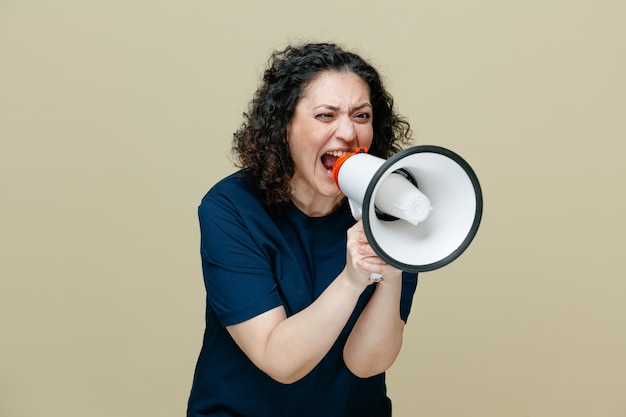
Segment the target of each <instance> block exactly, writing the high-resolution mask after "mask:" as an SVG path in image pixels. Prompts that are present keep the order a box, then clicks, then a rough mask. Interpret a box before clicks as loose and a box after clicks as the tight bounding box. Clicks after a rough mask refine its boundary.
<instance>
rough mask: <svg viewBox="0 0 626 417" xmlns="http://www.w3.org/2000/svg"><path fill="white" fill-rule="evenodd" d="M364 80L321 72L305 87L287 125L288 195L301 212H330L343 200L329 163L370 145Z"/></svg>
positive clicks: (368, 109)
mask: <svg viewBox="0 0 626 417" xmlns="http://www.w3.org/2000/svg"><path fill="white" fill-rule="evenodd" d="M372 117H373V114H372V105H371V103H370V91H369V87H368V85H367V83H365V81H363V79H361V78H360V77H359V76H358V75H356V74H354V73H352V72H337V71H328V72H323V73H321V74H320V75H319V76H318V77H317V78H315V79H314V80H313V81H311V82H310V84H309V85H308V87H307V88H306V89H305V90H304V92H303V95H302V96H301V97H300V100H299V101H298V104H297V105H296V108H295V113H294V116H293V118H292V119H291V121H290V122H289V124H288V126H287V134H288V141H289V150H290V152H291V158H292V159H293V161H294V165H295V172H294V175H293V177H292V180H291V188H292V199H293V201H294V203H295V204H296V205H297V206H298V207H299V208H300V209H301V210H303V211H304V212H305V213H307V214H309V215H312V216H315V215H318V216H319V215H324V214H328V213H330V212H331V211H332V210H334V208H336V206H337V205H338V204H339V203H340V202H341V200H342V199H343V195H342V194H341V191H340V190H339V188H338V187H337V186H336V185H335V183H334V181H333V175H332V167H333V164H334V162H335V160H336V159H337V157H339V156H341V155H342V154H344V153H347V152H352V151H353V150H354V148H356V147H358V146H365V147H369V146H370V145H371V143H372V138H373V135H374V133H373V128H372Z"/></svg>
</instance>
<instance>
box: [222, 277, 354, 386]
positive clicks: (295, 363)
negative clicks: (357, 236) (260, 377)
mask: <svg viewBox="0 0 626 417" xmlns="http://www.w3.org/2000/svg"><path fill="white" fill-rule="evenodd" d="M364 288H365V286H363V285H355V284H354V283H353V282H351V280H350V277H349V276H348V275H347V273H346V271H345V270H344V271H343V272H342V273H341V274H340V275H339V276H338V277H337V278H336V279H335V280H334V281H333V282H332V283H331V285H330V286H329V287H328V288H327V289H326V290H325V291H324V292H323V293H322V294H321V295H320V297H319V298H318V299H317V300H316V301H315V302H314V303H313V304H311V305H310V306H309V307H307V308H306V309H304V310H302V311H300V312H299V313H297V314H295V315H293V316H291V317H289V318H287V317H286V314H285V310H284V308H283V307H277V308H274V309H272V310H270V311H267V312H265V313H263V314H260V315H258V316H256V317H254V318H252V319H250V320H247V321H245V322H242V323H239V324H236V325H233V326H229V327H227V329H228V331H229V333H230V334H231V336H232V337H233V339H234V340H235V342H236V343H237V344H238V345H239V347H240V348H241V349H242V350H243V351H244V352H245V353H246V355H247V356H248V357H249V358H250V360H251V361H252V362H253V363H254V364H255V365H256V366H257V367H258V368H260V369H261V370H262V371H264V372H265V373H267V374H268V375H269V376H270V377H272V378H273V379H275V380H277V381H279V382H282V383H292V382H295V381H297V380H298V379H300V378H302V377H304V376H305V375H306V374H308V373H309V372H310V371H311V370H312V369H313V368H314V367H315V366H316V365H317V364H318V363H319V362H320V361H321V360H322V358H323V357H324V356H325V355H326V353H328V351H329V350H330V348H331V347H332V345H333V344H334V343H335V341H336V340H337V338H338V337H339V334H340V333H341V330H342V329H343V328H344V326H345V325H346V323H347V321H348V319H349V318H350V315H351V314H352V311H353V310H354V307H355V306H356V303H357V301H358V299H359V296H360V295H361V293H362V292H363V289H364Z"/></svg>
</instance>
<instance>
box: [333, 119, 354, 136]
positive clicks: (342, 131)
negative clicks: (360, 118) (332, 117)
mask: <svg viewBox="0 0 626 417" xmlns="http://www.w3.org/2000/svg"><path fill="white" fill-rule="evenodd" d="M335 136H336V137H337V139H340V140H343V141H344V142H353V141H354V140H355V139H356V128H355V126H354V121H353V120H352V119H351V118H350V117H348V116H344V117H340V118H339V119H337V129H336V130H335Z"/></svg>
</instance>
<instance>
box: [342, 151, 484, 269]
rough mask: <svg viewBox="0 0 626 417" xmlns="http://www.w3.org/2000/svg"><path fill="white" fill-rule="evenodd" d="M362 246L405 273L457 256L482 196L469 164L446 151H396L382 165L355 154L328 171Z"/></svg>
mask: <svg viewBox="0 0 626 417" xmlns="http://www.w3.org/2000/svg"><path fill="white" fill-rule="evenodd" d="M333 177H334V180H335V183H336V184H337V186H338V187H339V189H341V191H342V192H343V194H344V195H345V196H346V197H347V198H348V202H349V204H350V210H351V212H352V215H353V217H354V218H355V219H356V220H361V219H362V220H363V227H364V230H365V235H366V237H367V240H368V242H369V244H370V246H371V247H372V249H373V250H374V252H375V253H376V254H377V255H378V256H379V257H380V258H381V259H382V260H383V261H385V262H387V263H388V264H389V265H392V266H394V267H396V268H398V269H401V270H404V271H409V272H425V271H431V270H434V269H438V268H441V267H443V266H445V265H447V264H449V263H450V262H452V261H454V260H455V259H456V258H458V257H459V256H460V255H461V254H462V253H463V252H464V251H465V249H466V248H467V247H468V246H469V244H470V243H471V242H472V240H473V239H474V236H475V235H476V233H477V231H478V227H479V225H480V221H481V217H482V211H483V198H482V191H481V188H480V184H479V182H478V178H477V177H476V174H475V173H474V171H473V170H472V168H471V167H470V165H469V164H468V163H467V162H466V161H465V160H464V159H463V158H461V156H459V155H458V154H456V153H454V152H452V151H451V150H449V149H446V148H442V147H439V146H432V145H421V146H414V147H411V148H407V149H404V150H402V151H400V152H398V153H397V154H395V155H393V156H392V157H391V158H389V159H387V160H385V159H382V158H378V157H376V156H373V155H370V154H368V153H367V149H366V148H357V149H356V150H355V151H354V152H353V153H350V154H346V155H343V156H341V157H340V158H339V159H338V160H337V161H336V162H335V164H334V166H333Z"/></svg>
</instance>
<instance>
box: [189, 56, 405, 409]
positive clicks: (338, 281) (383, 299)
mask: <svg viewBox="0 0 626 417" xmlns="http://www.w3.org/2000/svg"><path fill="white" fill-rule="evenodd" d="M244 116H245V120H244V123H243V125H242V127H241V128H240V129H239V130H238V131H237V132H236V133H235V135H234V142H233V150H234V151H235V153H236V154H237V155H238V157H239V166H240V168H242V169H241V170H240V171H239V172H237V173H235V174H233V175H230V176H229V177H227V178H225V179H223V180H222V181H220V182H219V183H218V184H216V185H215V186H214V187H213V188H212V189H211V190H210V191H209V192H208V194H207V195H206V196H205V197H204V199H203V200H202V203H201V205H200V207H199V219H200V229H201V255H202V266H203V274H204V282H205V285H206V289H207V308H206V330H205V334H204V341H203V346H202V351H201V353H200V357H199V359H198V363H197V366H196V371H195V376H194V382H193V387H192V390H191V395H190V398H189V405H188V416H246V417H248V416H268V417H277V416H294V417H306V416H315V417H329V416H342V417H345V416H359V417H363V416H376V417H384V416H389V415H391V402H390V400H389V398H388V397H387V395H386V388H385V374H384V372H385V371H386V370H387V369H388V368H389V367H390V366H391V365H392V364H393V362H394V360H395V359H396V357H397V355H398V353H399V351H400V347H401V344H402V332H403V329H404V325H405V322H406V319H407V317H408V314H409V310H410V306H411V301H412V296H413V293H414V291H415V287H416V285H417V276H416V274H408V273H403V272H402V271H400V270H397V269H395V268H393V267H391V266H389V265H387V264H386V263H385V262H383V261H382V260H381V259H380V258H379V257H378V256H376V254H375V253H374V252H373V251H372V248H371V247H370V246H369V245H368V243H367V240H366V238H365V236H364V232H363V226H362V224H361V222H355V220H354V219H353V218H352V216H351V214H350V209H349V206H348V204H347V201H346V199H345V197H344V196H343V195H342V194H341V191H340V190H339V189H338V187H337V186H336V185H335V183H334V182H333V178H332V172H331V171H332V166H333V163H334V161H335V160H336V159H337V157H338V156H340V155H342V154H343V153H346V152H350V151H352V150H353V149H354V148H356V147H359V146H363V147H368V148H369V150H370V151H369V152H370V153H372V154H374V155H376V156H379V157H383V158H387V157H389V156H390V155H392V154H394V153H396V152H397V151H398V150H400V149H401V147H402V145H405V144H407V143H408V142H409V139H410V132H411V131H410V126H409V123H408V122H407V121H405V120H404V119H403V118H402V117H400V116H399V115H398V114H397V113H396V112H395V110H394V108H393V100H392V98H391V96H390V95H389V94H388V93H387V92H386V91H385V89H384V87H383V85H382V82H381V79H380V76H379V74H378V73H377V71H376V70H375V69H374V68H373V67H371V66H370V65H369V64H368V63H367V62H365V61H364V60H363V59H362V58H361V57H359V56H358V55H355V54H353V53H349V52H347V51H344V50H343V49H341V48H340V47H338V46H336V45H333V44H306V45H303V46H299V47H288V48H286V49H285V50H283V51H278V52H275V53H274V54H273V55H272V57H271V59H270V62H269V66H268V69H267V70H266V71H265V74H264V77H263V81H262V83H261V86H260V87H259V89H258V90H257V92H256V94H255V96H254V98H253V100H252V102H251V104H250V107H249V111H248V113H246V114H245V115H244ZM372 273H374V274H379V275H382V276H383V279H382V280H381V281H380V282H376V283H374V282H373V281H372V280H371V279H370V277H371V275H372Z"/></svg>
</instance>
